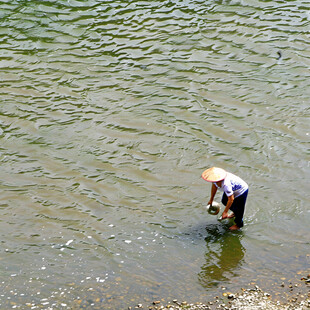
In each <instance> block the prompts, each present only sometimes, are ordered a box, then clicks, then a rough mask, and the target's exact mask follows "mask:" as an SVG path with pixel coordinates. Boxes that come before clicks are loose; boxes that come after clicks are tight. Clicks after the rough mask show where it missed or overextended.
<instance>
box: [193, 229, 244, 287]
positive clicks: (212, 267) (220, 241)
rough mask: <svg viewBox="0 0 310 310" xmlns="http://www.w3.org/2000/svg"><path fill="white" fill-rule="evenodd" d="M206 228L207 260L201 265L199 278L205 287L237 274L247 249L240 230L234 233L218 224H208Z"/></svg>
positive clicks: (227, 279) (215, 284)
mask: <svg viewBox="0 0 310 310" xmlns="http://www.w3.org/2000/svg"><path fill="white" fill-rule="evenodd" d="M206 230H207V232H208V236H207V237H206V238H205V241H206V247H207V249H206V253H205V260H206V262H205V264H204V265H203V266H202V267H201V271H200V273H199V274H198V279H199V282H200V283H201V284H202V285H203V286H204V287H212V286H217V285H218V284H220V283H222V282H223V281H229V279H231V278H232V277H234V276H236V270H237V269H238V267H239V266H240V265H241V264H242V260H243V257H244V251H245V249H244V247H243V246H242V244H241V242H240V240H241V238H242V232H240V231H239V232H234V233H232V232H230V231H228V230H227V229H226V228H225V227H224V226H223V225H218V224H212V225H208V226H207V227H206Z"/></svg>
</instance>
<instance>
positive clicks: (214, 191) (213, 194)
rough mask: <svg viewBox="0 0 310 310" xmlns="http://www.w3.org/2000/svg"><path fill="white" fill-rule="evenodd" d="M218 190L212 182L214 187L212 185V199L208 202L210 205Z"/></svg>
mask: <svg viewBox="0 0 310 310" xmlns="http://www.w3.org/2000/svg"><path fill="white" fill-rule="evenodd" d="M216 192H217V187H216V186H215V185H214V184H213V183H212V187H211V197H210V200H209V202H208V205H212V202H213V199H214V196H215V194H216Z"/></svg>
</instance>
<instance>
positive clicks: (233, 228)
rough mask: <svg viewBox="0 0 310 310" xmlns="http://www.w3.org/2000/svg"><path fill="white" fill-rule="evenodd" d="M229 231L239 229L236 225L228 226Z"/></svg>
mask: <svg viewBox="0 0 310 310" xmlns="http://www.w3.org/2000/svg"><path fill="white" fill-rule="evenodd" d="M229 229H230V230H238V229H240V227H239V226H237V225H233V226H230V227H229Z"/></svg>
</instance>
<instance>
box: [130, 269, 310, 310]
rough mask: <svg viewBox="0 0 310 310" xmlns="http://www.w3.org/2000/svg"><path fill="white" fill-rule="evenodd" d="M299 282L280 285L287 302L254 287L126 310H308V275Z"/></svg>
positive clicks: (309, 302)
mask: <svg viewBox="0 0 310 310" xmlns="http://www.w3.org/2000/svg"><path fill="white" fill-rule="evenodd" d="M300 280H301V283H300V285H297V284H295V285H293V284H289V285H285V284H284V283H283V284H282V285H281V288H283V289H284V288H289V294H288V295H287V293H285V292H284V291H283V292H282V294H285V295H286V296H287V297H289V298H288V299H287V301H279V300H276V299H275V298H273V297H272V295H271V294H270V293H268V292H266V291H263V290H262V289H260V288H259V287H258V286H257V285H255V286H254V287H251V288H248V289H244V288H242V289H241V290H240V291H239V292H235V293H231V292H226V291H225V292H224V293H222V294H221V296H216V297H214V298H213V299H212V300H208V301H206V302H205V303H187V302H186V301H178V300H176V299H175V300H173V301H171V302H169V303H168V304H165V305H163V304H162V303H161V301H153V303H152V304H151V305H144V304H138V305H136V306H135V307H128V310H133V309H148V310H185V309H186V310H220V309H222V310H309V309H310V274H309V275H308V276H306V277H302V278H301V279H300ZM303 282H304V283H303ZM286 286H287V287H286ZM304 286H305V287H304ZM296 288H297V289H298V288H306V290H307V289H308V292H306V293H303V292H302V291H301V290H299V291H297V292H296V291H294V289H296ZM279 293H281V292H279Z"/></svg>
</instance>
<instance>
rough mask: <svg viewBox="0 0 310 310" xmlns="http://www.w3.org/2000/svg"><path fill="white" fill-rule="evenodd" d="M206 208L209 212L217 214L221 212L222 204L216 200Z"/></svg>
mask: <svg viewBox="0 0 310 310" xmlns="http://www.w3.org/2000/svg"><path fill="white" fill-rule="evenodd" d="M206 209H207V211H208V213H209V214H211V215H217V214H218V213H219V212H220V204H219V203H217V202H215V201H214V202H213V203H212V204H211V205H207V206H206Z"/></svg>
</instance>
